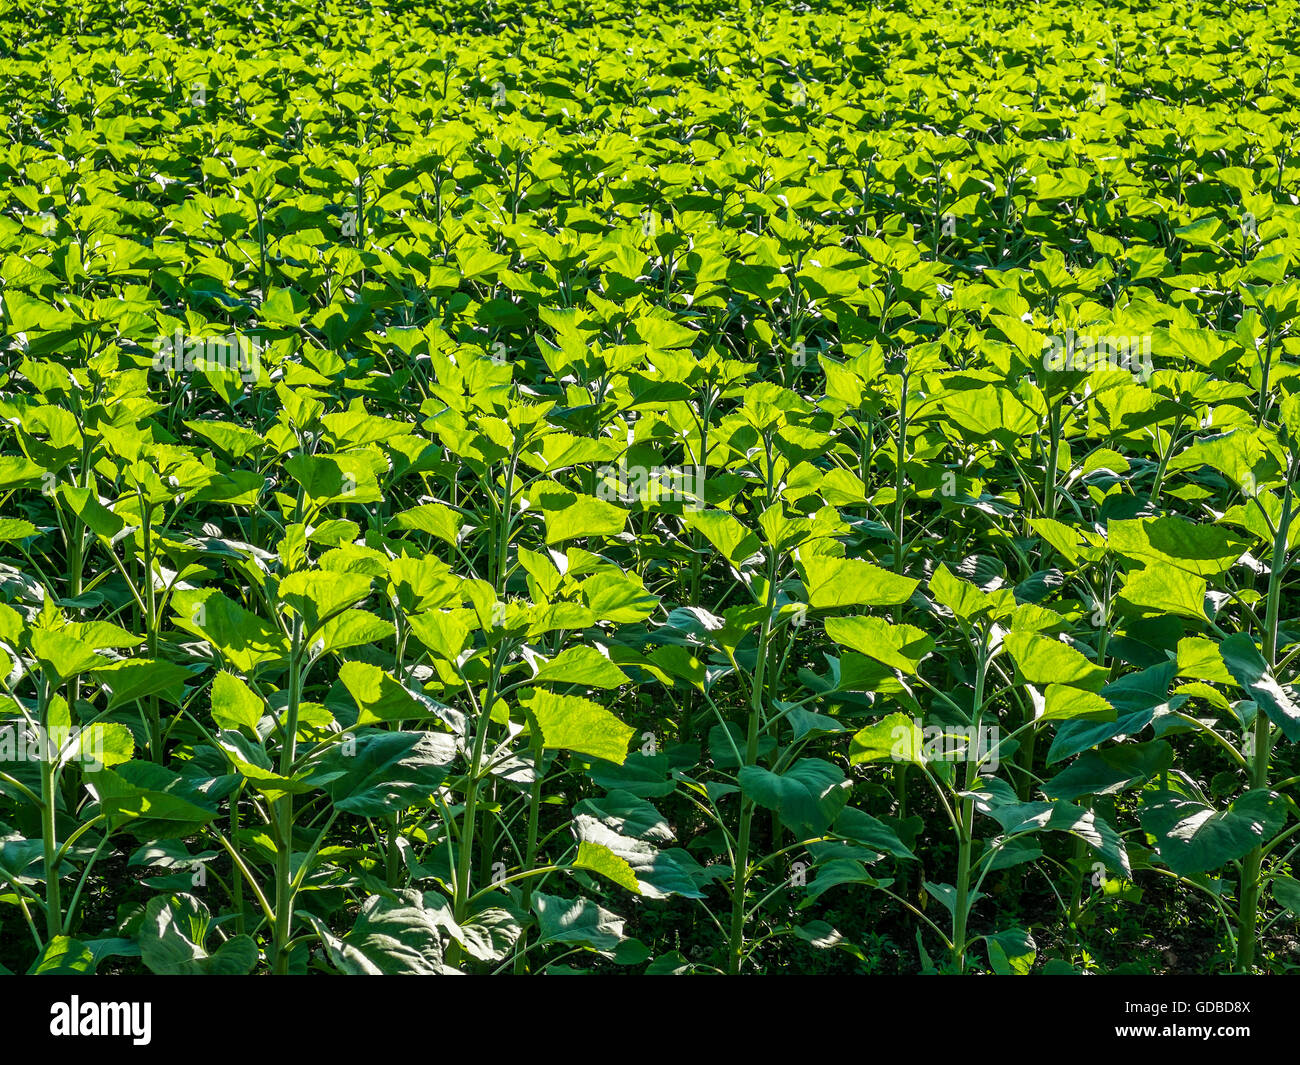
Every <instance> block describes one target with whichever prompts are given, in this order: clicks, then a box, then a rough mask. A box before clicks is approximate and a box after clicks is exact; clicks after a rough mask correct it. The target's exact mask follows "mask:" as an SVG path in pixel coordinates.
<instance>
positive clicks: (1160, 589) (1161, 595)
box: [1119, 566, 1207, 621]
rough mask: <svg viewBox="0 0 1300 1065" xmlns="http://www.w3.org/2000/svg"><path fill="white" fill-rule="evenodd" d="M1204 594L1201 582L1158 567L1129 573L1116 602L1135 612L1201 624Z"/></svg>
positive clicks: (1179, 572) (1204, 588) (1203, 611)
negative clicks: (1178, 618)
mask: <svg viewBox="0 0 1300 1065" xmlns="http://www.w3.org/2000/svg"><path fill="white" fill-rule="evenodd" d="M1206 591H1207V585H1206V583H1205V581H1204V580H1203V579H1202V578H1200V577H1194V576H1192V575H1191V574H1190V573H1186V572H1184V571H1183V570H1179V569H1173V568H1171V567H1170V566H1160V567H1158V568H1151V569H1143V570H1138V571H1136V572H1135V573H1130V574H1129V575H1128V579H1127V580H1126V581H1125V582H1124V586H1123V587H1122V588H1121V589H1120V591H1119V598H1120V599H1121V600H1122V601H1123V602H1125V603H1127V604H1129V605H1131V606H1133V607H1136V608H1137V609H1138V610H1139V611H1150V612H1152V613H1156V614H1173V615H1175V616H1177V617H1183V618H1192V619H1193V620H1195V621H1205V620H1207V619H1206V617H1205V593H1206Z"/></svg>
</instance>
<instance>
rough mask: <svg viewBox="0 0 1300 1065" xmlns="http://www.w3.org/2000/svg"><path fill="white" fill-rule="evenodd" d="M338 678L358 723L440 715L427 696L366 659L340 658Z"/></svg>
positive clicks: (364, 723)
mask: <svg viewBox="0 0 1300 1065" xmlns="http://www.w3.org/2000/svg"><path fill="white" fill-rule="evenodd" d="M339 680H340V681H342V683H343V686H344V687H345V688H347V690H348V694H349V695H351V696H352V699H353V701H354V702H355V703H356V704H357V709H358V710H359V711H360V716H359V717H358V718H357V724H359V725H371V724H374V723H375V722H378V721H406V720H412V719H415V718H422V717H431V716H432V717H439V716H441V715H439V714H438V712H437V708H436V707H435V706H434V703H433V701H432V700H431V699H429V697H428V696H426V695H424V694H423V693H422V692H417V691H413V690H412V689H410V688H407V687H405V686H404V685H403V684H402V683H401V682H400V681H398V680H397V679H396V678H394V677H393V676H392V674H390V673H386V672H385V671H384V670H382V669H380V668H379V667H378V666H372V665H371V664H370V663H369V662H355V661H354V662H344V663H343V666H342V667H341V668H340V669H339Z"/></svg>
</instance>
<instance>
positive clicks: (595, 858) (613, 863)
mask: <svg viewBox="0 0 1300 1065" xmlns="http://www.w3.org/2000/svg"><path fill="white" fill-rule="evenodd" d="M573 868H575V869H586V870H588V871H589V872H592V873H599V874H600V875H601V876H603V877H605V879H606V880H610V881H613V882H614V883H615V884H617V885H618V886H619V887H621V888H623V889H625V890H627V891H630V892H632V893H633V894H635V895H640V894H641V885H640V884H639V883H637V878H636V874H635V873H633V872H632V867H631V866H630V865H628V864H627V862H625V861H624V860H623V859H622V858H620V857H619V856H618V855H617V854H615V853H614V852H613V851H612V850H610V849H609V848H608V847H605V846H602V845H601V844H599V843H591V842H589V841H588V840H585V839H584V840H582V841H581V842H579V844H578V854H577V857H575V858H574V859H573Z"/></svg>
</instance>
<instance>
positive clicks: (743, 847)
mask: <svg viewBox="0 0 1300 1065" xmlns="http://www.w3.org/2000/svg"><path fill="white" fill-rule="evenodd" d="M770 551H771V553H770V554H769V556H768V567H767V611H766V613H765V614H764V615H763V625H762V628H761V629H760V631H759V638H758V663H757V665H756V666H755V668H754V686H753V689H752V691H751V693H750V704H749V728H748V732H747V733H746V737H745V765H747V766H751V765H753V764H754V763H755V762H757V761H758V739H759V727H760V724H761V722H762V717H763V695H764V676H765V674H766V671H767V648H768V644H769V642H770V640H771V636H772V610H773V609H774V607H775V605H776V549H775V548H771V549H770ZM754 809H755V806H754V801H753V800H752V799H746V798H744V797H743V796H742V798H741V802H740V832H739V834H738V835H737V837H736V862H735V871H734V885H733V887H732V894H731V936H730V942H729V944H728V947H729V949H728V951H727V972H728V973H729V974H730V975H733V976H735V975H737V974H739V972H740V965H741V961H742V960H743V958H744V954H745V890H746V887H747V886H748V881H749V843H750V833H751V831H752V829H753V825H754Z"/></svg>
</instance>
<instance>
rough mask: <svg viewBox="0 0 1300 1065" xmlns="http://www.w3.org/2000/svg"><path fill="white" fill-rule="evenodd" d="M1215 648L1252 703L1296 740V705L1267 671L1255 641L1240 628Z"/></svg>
mask: <svg viewBox="0 0 1300 1065" xmlns="http://www.w3.org/2000/svg"><path fill="white" fill-rule="evenodd" d="M1219 651H1220V652H1221V653H1222V655H1223V661H1224V664H1225V665H1226V666H1227V667H1228V672H1229V673H1231V674H1232V675H1233V677H1234V678H1236V681H1237V683H1238V684H1240V685H1241V686H1242V687H1243V688H1244V689H1245V690H1246V692H1247V693H1248V694H1249V695H1250V697H1251V698H1252V699H1253V700H1254V701H1255V705H1256V706H1258V707H1259V708H1260V709H1262V710H1263V711H1264V713H1266V714H1267V715H1268V718H1269V720H1270V721H1272V722H1273V724H1275V725H1276V726H1277V727H1278V728H1280V729H1281V730H1282V732H1283V734H1284V735H1285V736H1286V738H1287V739H1289V740H1290V741H1291V742H1292V743H1300V706H1297V705H1296V701H1295V699H1294V698H1293V697H1292V695H1291V693H1290V692H1289V691H1288V690H1287V689H1286V688H1284V687H1282V685H1281V684H1279V683H1278V682H1277V680H1276V678H1274V676H1273V674H1272V673H1270V672H1269V669H1268V663H1267V662H1265V661H1264V656H1263V655H1261V654H1260V653H1259V649H1258V648H1257V647H1256V646H1255V641H1254V640H1252V639H1251V638H1250V637H1249V636H1248V635H1247V634H1246V633H1244V632H1238V633H1234V634H1233V635H1231V636H1229V637H1228V638H1227V639H1226V640H1224V641H1223V642H1222V643H1221V644H1219Z"/></svg>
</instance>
